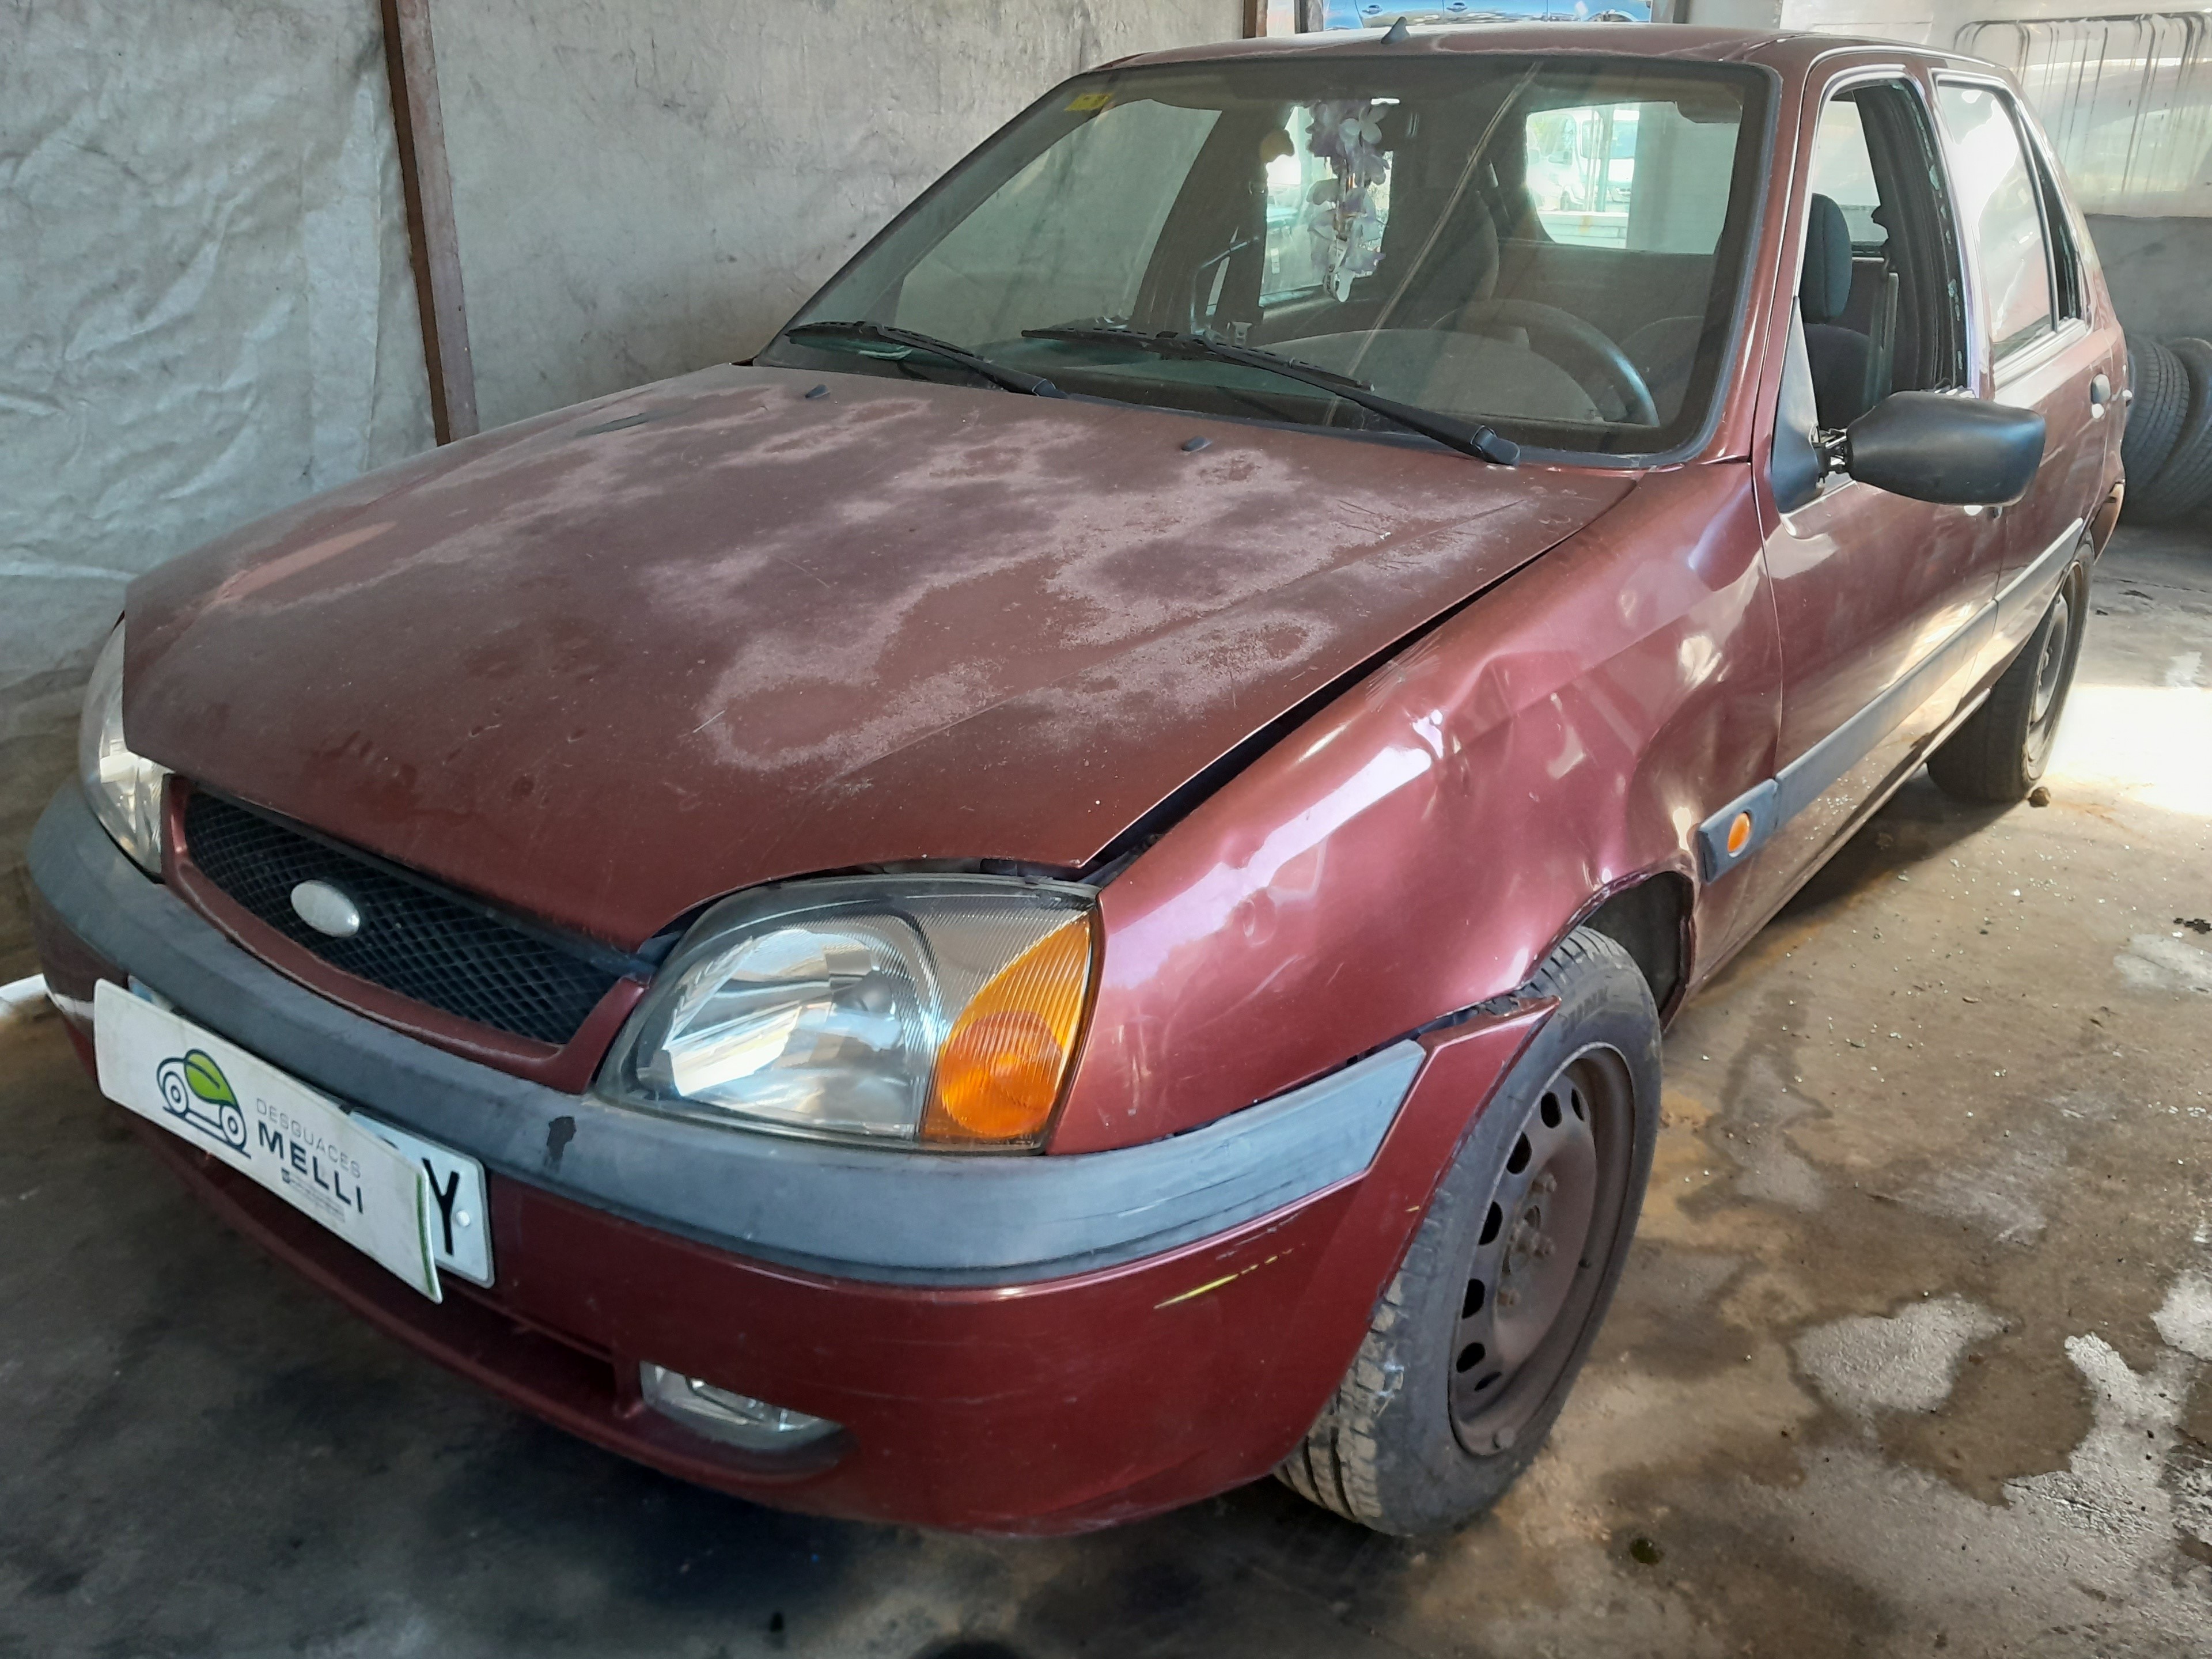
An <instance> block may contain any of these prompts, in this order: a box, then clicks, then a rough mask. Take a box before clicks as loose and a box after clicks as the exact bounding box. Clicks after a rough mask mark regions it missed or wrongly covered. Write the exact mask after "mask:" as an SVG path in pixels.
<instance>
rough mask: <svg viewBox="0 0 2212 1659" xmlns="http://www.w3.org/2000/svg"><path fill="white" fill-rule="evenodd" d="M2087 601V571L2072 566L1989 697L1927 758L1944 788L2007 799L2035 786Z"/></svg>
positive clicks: (1962, 796) (2076, 654) (1964, 796)
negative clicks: (2039, 620) (2040, 618)
mask: <svg viewBox="0 0 2212 1659" xmlns="http://www.w3.org/2000/svg"><path fill="white" fill-rule="evenodd" d="M2088 600H2089V580H2088V572H2087V568H2085V567H2084V566H2082V565H2080V564H2075V565H2074V566H2073V567H2071V568H2069V570H2068V571H2067V573H2066V579H2065V580H2063V581H2062V582H2060V583H2059V584H2058V592H2057V596H2056V597H2055V598H2054V599H2052V600H2051V607H2050V609H2049V610H2047V611H2045V612H2044V613H2043V620H2042V621H2041V622H2039V623H2037V624H2036V627H2035V632H2034V633H2033V634H2031V635H2028V638H2027V644H2026V645H2024V646H2022V647H2021V648H2020V654H2019V655H2018V656H2016V657H2015V658H2014V659H2012V665H2011V666H2010V667H2009V668H2008V669H2006V670H2005V671H2004V673H2003V675H2002V677H2001V678H1999V679H1998V681H1997V683H1996V685H1994V686H1992V687H1991V688H1990V695H1989V699H1988V701H1987V702H1984V703H1983V704H1982V706H1981V707H1980V708H1978V709H1976V710H1975V711H1974V713H1973V714H1972V718H1970V719H1969V720H1967V721H1966V724H1965V725H1963V726H1960V728H1959V729H1958V730H1957V731H1956V732H1953V733H1952V734H1951V735H1950V736H1949V737H1948V738H1945V739H1944V740H1943V746H1942V748H1941V749H1938V750H1936V752H1935V753H1934V754H1932V755H1930V756H1929V757H1928V775H1929V777H1931V778H1933V779H1934V780H1935V781H1936V787H1938V788H1939V789H1941V790H1942V792H1943V793H1945V794H1947V795H1949V796H1952V797H1954V799H1959V800H1966V801H1976V802H1980V803H1984V804H1991V805H2011V804H2012V803H2014V802H2015V801H2020V800H2025V799H2027V793H2028V791H2030V790H2031V789H2033V788H2034V787H2035V786H2036V783H2037V781H2038V780H2039V779H2040V778H2041V777H2042V776H2043V769H2044V767H2045V765H2046V764H2047V763H2049V761H2050V759H2051V742H2052V740H2053V739H2054V738H2057V735H2058V719H2059V716H2060V715H2062V714H2064V713H2065V712H2066V694H2067V692H2068V691H2069V690H2071V689H2072V687H2073V684H2074V665H2075V664H2076V663H2077V662H2079V661H2080V660H2081V629H2082V624H2083V623H2085V622H2086V621H2087V618H2088V615H2089V605H2088Z"/></svg>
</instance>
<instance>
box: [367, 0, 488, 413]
mask: <svg viewBox="0 0 2212 1659" xmlns="http://www.w3.org/2000/svg"><path fill="white" fill-rule="evenodd" d="M379 3H380V6H381V7H382V9H383V12H384V62H385V69H386V73H387V74H388V76H390V79H391V82H392V125H393V127H394V128H395V129H396V131H397V132H398V139H399V181H400V187H401V190H402V191H403V193H404V196H405V198H406V204H407V240H408V244H409V246H410V247H411V248H412V249H413V251H414V256H415V300H416V305H417V306H418V307H420V309H421V311H422V360H423V362H424V364H425V365H426V367H428V369H429V373H430V427H431V430H432V432H433V433H434V434H435V435H436V437H437V441H439V442H440V443H441V444H446V443H451V442H453V440H455V439H456V438H469V437H473V436H475V435H476V431H477V380H476V370H475V368H474V367H473V365H472V364H471V362H470V361H469V319H468V310H467V307H465V305H464V304H463V303H462V301H461V250H460V242H459V239H458V238H457V237H456V236H455V234H454V231H453V177H452V175H451V174H450V173H447V170H446V124H445V118H444V117H443V116H442V115H441V113H440V112H439V108H438V64H437V58H436V57H435V54H434V53H433V52H432V51H431V46H430V0H379Z"/></svg>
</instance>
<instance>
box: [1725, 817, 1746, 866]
mask: <svg viewBox="0 0 2212 1659" xmlns="http://www.w3.org/2000/svg"><path fill="white" fill-rule="evenodd" d="M1750 845H1751V814H1750V813H1748V812H1739V813H1737V814H1736V815H1735V822H1734V823H1731V824H1729V836H1728V849H1729V857H1731V858H1733V857H1735V854H1738V853H1741V851H1743V849H1744V848H1747V847H1748V846H1750Z"/></svg>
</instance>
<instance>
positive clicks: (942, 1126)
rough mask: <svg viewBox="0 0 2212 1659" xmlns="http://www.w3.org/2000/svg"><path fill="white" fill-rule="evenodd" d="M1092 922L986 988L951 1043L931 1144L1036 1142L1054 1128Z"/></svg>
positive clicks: (935, 1088) (1080, 1007) (1063, 933)
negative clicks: (995, 1141)
mask: <svg viewBox="0 0 2212 1659" xmlns="http://www.w3.org/2000/svg"><path fill="white" fill-rule="evenodd" d="M1093 955H1094V951H1093V944H1092V937H1091V917H1090V916H1089V915H1079V916H1073V917H1071V918H1070V919H1069V920H1067V921H1064V922H1062V923H1061V924H1060V926H1059V927H1055V928H1054V929H1053V930H1052V932H1050V933H1047V934H1046V935H1045V936H1044V937H1043V938H1042V939H1039V940H1038V941H1037V942H1036V944H1034V945H1030V948H1029V949H1028V950H1026V951H1023V952H1022V953H1021V955H1019V956H1018V957H1015V958H1014V959H1013V960H1012V962H1010V963H1007V964H1006V966H1005V967H1004V968H1001V969H1000V970H999V971H998V972H997V973H995V974H994V975H992V976H991V977H990V979H989V980H988V981H986V982H985V983H984V986H983V988H982V989H981V990H980V991H978V992H977V993H976V994H975V997H974V999H973V1000H970V1001H969V1004H968V1006H967V1007H965V1008H963V1010H961V1012H960V1017H959V1018H957V1019H956V1020H954V1021H953V1022H952V1030H951V1032H950V1034H948V1035H947V1036H946V1037H945V1047H944V1048H942V1049H940V1050H939V1054H938V1056H937V1075H936V1076H935V1078H934V1079H932V1081H931V1084H930V1089H929V1109H928V1111H927V1112H926V1113H925V1114H924V1115H923V1116H922V1121H921V1136H922V1139H924V1140H939V1141H943V1140H963V1141H976V1140H999V1141H1020V1140H1032V1139H1036V1137H1037V1136H1039V1135H1041V1134H1042V1133H1044V1129H1045V1126H1046V1125H1047V1124H1048V1123H1049V1122H1050V1121H1052V1110H1053V1108H1054V1106H1056V1105H1058V1104H1059V1103H1060V1089H1061V1086H1062V1085H1064V1084H1065V1083H1066V1080H1067V1071H1068V1066H1069V1063H1070V1062H1071V1061H1072V1060H1073V1059H1074V1057H1075V1043H1076V1039H1077V1037H1078V1036H1080V1035H1081V1033H1082V1030H1083V1017H1084V1013H1085V1008H1086V1007H1087V1006H1088V1004H1089V1002H1090V994H1091V958H1092V956H1093Z"/></svg>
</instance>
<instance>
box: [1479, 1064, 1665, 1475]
mask: <svg viewBox="0 0 2212 1659" xmlns="http://www.w3.org/2000/svg"><path fill="white" fill-rule="evenodd" d="M1632 1099H1633V1096H1632V1085H1631V1083H1630V1080H1629V1074H1628V1067H1627V1065H1626V1061H1624V1060H1622V1059H1621V1057H1620V1054H1617V1053H1616V1052H1614V1051H1613V1049H1611V1048H1586V1049H1584V1050H1583V1052H1582V1053H1580V1054H1577V1055H1575V1056H1574V1057H1573V1058H1572V1059H1571V1060H1568V1061H1567V1062H1566V1063H1565V1065H1563V1066H1560V1067H1559V1070H1558V1071H1557V1072H1555V1073H1553V1075H1552V1078H1551V1079H1550V1080H1549V1081H1548V1082H1547V1083H1546V1084H1545V1085H1544V1086H1543V1088H1542V1089H1541V1090H1540V1091H1538V1092H1537V1095H1536V1097H1535V1098H1534V1100H1533V1101H1532V1102H1531V1103H1529V1105H1528V1108H1527V1109H1526V1111H1525V1112H1524V1113H1523V1115H1522V1121H1520V1122H1519V1123H1518V1124H1516V1126H1515V1128H1514V1133H1513V1136H1512V1138H1511V1139H1510V1140H1509V1141H1508V1142H1507V1148H1506V1158H1505V1162H1504V1165H1503V1166H1502V1167H1501V1168H1500V1169H1499V1170H1498V1178H1497V1180H1496V1182H1495V1183H1494V1184H1493V1185H1492V1188H1491V1192H1490V1194H1489V1196H1488V1198H1487V1199H1486V1201H1485V1204H1484V1207H1483V1210H1482V1213H1481V1218H1480V1220H1479V1221H1478V1222H1477V1224H1476V1232H1475V1245H1474V1255H1473V1258H1472V1260H1471V1261H1469V1263H1468V1277H1467V1282H1466V1286H1465V1288H1464V1290H1463V1291H1462V1299H1461V1304H1460V1318H1459V1322H1458V1325H1457V1328H1456V1329H1455V1332H1454V1334H1453V1340H1452V1347H1451V1354H1450V1356H1449V1359H1448V1360H1447V1364H1449V1367H1450V1377H1449V1396H1450V1402H1451V1416H1452V1429H1453V1431H1454V1432H1455V1434H1456V1435H1457V1436H1458V1437H1459V1441H1460V1443H1461V1444H1462V1446H1464V1447H1465V1448H1466V1449H1468V1451H1470V1452H1473V1453H1474V1454H1476V1455H1493V1454H1496V1453H1498V1452H1503V1451H1506V1450H1509V1449H1510V1448H1511V1447H1512V1446H1513V1444H1514V1443H1515V1442H1516V1440H1517V1439H1518V1438H1520V1437H1521V1433H1522V1430H1523V1429H1524V1428H1525V1427H1526V1425H1528V1421H1529V1419H1532V1418H1533V1417H1534V1416H1535V1415H1536V1413H1537V1412H1538V1411H1539V1410H1540V1409H1541V1407H1542V1406H1543V1405H1544V1403H1545V1401H1546V1400H1547V1397H1548V1396H1549V1395H1550V1394H1551V1392H1552V1387H1553V1383H1556V1382H1557V1381H1558V1380H1559V1375H1560V1374H1561V1372H1562V1371H1564V1370H1565V1368H1566V1364H1567V1362H1568V1360H1569V1359H1570V1358H1571V1356H1572V1355H1573V1353H1574V1351H1575V1349H1576V1346H1577V1344H1578V1343H1579V1341H1580V1339H1581V1336H1582V1333H1583V1327H1584V1325H1585V1324H1586V1323H1587V1322H1588V1316H1589V1310H1590V1308H1591V1305H1592V1304H1593V1303H1594V1302H1595V1299H1596V1296H1597V1291H1598V1287H1599V1285H1600V1284H1601V1281H1602V1279H1603V1278H1604V1273H1605V1267H1606V1263H1607V1258H1608V1257H1609V1256H1610V1255H1611V1253H1612V1249H1613V1238H1614V1235H1615V1233H1616V1232H1617V1231H1618V1230H1619V1225H1620V1214H1621V1208H1622V1205H1623V1203H1624V1201H1625V1199H1626V1189H1627V1168H1628V1156H1629V1148H1630V1146H1631V1144H1632V1136H1633V1131H1632V1124H1633V1115H1632V1114H1633V1106H1632ZM1524 1148H1525V1152H1524Z"/></svg>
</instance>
